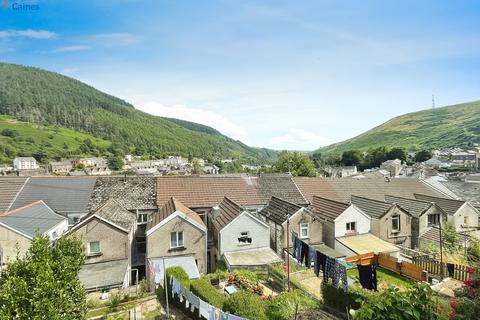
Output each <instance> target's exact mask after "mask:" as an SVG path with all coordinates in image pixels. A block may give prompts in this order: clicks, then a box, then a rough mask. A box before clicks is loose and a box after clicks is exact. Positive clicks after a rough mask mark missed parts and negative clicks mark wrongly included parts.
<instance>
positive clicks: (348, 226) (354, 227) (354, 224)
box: [345, 221, 357, 232]
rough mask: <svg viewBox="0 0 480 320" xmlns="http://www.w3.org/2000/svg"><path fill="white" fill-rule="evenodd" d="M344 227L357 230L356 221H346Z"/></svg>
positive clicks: (352, 230) (351, 230) (348, 229)
mask: <svg viewBox="0 0 480 320" xmlns="http://www.w3.org/2000/svg"><path fill="white" fill-rule="evenodd" d="M345 228H346V229H347V231H350V232H354V231H357V223H356V222H355V221H351V222H347V224H346V226H345Z"/></svg>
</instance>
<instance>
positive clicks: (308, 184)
mask: <svg viewBox="0 0 480 320" xmlns="http://www.w3.org/2000/svg"><path fill="white" fill-rule="evenodd" d="M293 181H294V182H295V184H296V185H297V186H298V188H299V189H300V191H301V192H302V194H303V196H304V197H305V198H306V199H307V200H308V201H310V202H312V201H313V196H319V197H324V198H327V199H332V200H336V201H342V197H340V196H339V195H338V194H337V192H336V191H335V189H333V187H332V186H331V185H330V184H329V183H328V182H327V180H326V179H324V178H309V177H295V178H293Z"/></svg>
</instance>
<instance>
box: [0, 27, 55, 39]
mask: <svg viewBox="0 0 480 320" xmlns="http://www.w3.org/2000/svg"><path fill="white" fill-rule="evenodd" d="M56 36H57V34H56V33H55V32H51V31H47V30H33V29H27V30H14V29H10V30H4V31H0V38H13V37H25V38H32V39H52V38H55V37H56Z"/></svg>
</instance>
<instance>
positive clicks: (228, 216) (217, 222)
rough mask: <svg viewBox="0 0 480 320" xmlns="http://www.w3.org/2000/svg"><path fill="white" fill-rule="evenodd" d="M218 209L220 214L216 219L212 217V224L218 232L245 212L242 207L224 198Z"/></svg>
mask: <svg viewBox="0 0 480 320" xmlns="http://www.w3.org/2000/svg"><path fill="white" fill-rule="evenodd" d="M218 207H219V209H220V212H219V214H218V215H217V216H216V217H212V223H213V225H214V227H215V228H216V229H217V231H220V230H222V229H223V227H225V226H226V225H227V224H229V223H230V222H231V221H232V220H233V219H235V218H236V217H238V216H239V215H240V214H241V213H242V212H243V211H244V210H243V209H242V207H241V206H239V205H238V204H236V203H235V202H233V201H232V200H230V199H229V198H227V197H225V198H223V200H222V202H220V204H219V205H218Z"/></svg>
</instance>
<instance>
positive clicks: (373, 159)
mask: <svg viewBox="0 0 480 320" xmlns="http://www.w3.org/2000/svg"><path fill="white" fill-rule="evenodd" d="M385 160H387V148H386V147H384V146H383V147H378V148H375V149H373V150H370V151H369V152H368V156H367V161H366V162H367V164H368V166H370V168H375V167H380V165H381V164H382V162H384V161H385Z"/></svg>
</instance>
